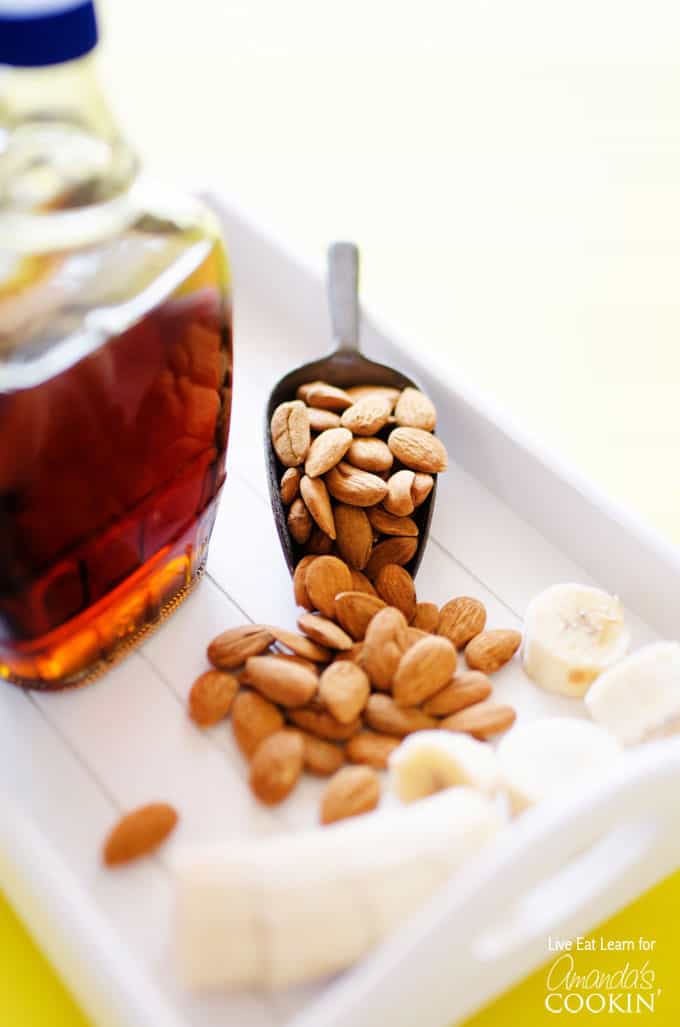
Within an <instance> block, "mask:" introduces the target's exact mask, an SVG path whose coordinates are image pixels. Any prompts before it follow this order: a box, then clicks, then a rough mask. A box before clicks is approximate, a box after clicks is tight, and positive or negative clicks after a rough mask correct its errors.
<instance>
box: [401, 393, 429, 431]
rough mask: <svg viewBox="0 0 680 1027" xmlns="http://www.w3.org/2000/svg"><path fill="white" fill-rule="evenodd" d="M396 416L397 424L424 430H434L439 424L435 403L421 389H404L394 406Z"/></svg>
mask: <svg viewBox="0 0 680 1027" xmlns="http://www.w3.org/2000/svg"><path fill="white" fill-rule="evenodd" d="M394 416H395V418H396V421H397V424H400V425H402V426H403V427H408V428H422V429H423V430H424V431H432V430H433V429H434V427H435V425H436V424H437V411H436V410H435V408H434V403H433V402H432V400H431V399H428V397H427V396H426V395H425V393H424V392H421V391H420V389H411V388H407V389H404V391H403V392H402V394H401V396H400V397H399V399H398V400H397V405H396V406H395V408H394Z"/></svg>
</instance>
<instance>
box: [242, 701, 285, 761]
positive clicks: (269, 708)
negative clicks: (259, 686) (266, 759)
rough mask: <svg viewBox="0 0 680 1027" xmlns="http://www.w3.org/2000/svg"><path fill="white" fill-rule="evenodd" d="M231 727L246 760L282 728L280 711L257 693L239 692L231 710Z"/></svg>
mask: <svg viewBox="0 0 680 1027" xmlns="http://www.w3.org/2000/svg"><path fill="white" fill-rule="evenodd" d="M231 726H232V729H233V731H234V738H235V739H236V744H237V745H238V747H239V749H240V750H241V752H242V753H243V755H244V756H245V758H246V759H247V760H249V759H250V758H251V756H252V755H253V753H254V752H255V750H256V749H257V747H258V745H259V744H260V742H262V741H263V740H264V739H265V738H268V737H269V735H273V734H274V732H275V731H280V730H281V729H282V727H283V716H282V714H281V711H280V710H279V709H278V708H277V707H276V706H275V705H274V703H271V702H269V700H268V699H265V698H264V697H263V696H261V695H258V693H257V692H248V691H241V692H239V693H238V695H237V696H236V698H235V699H234V703H233V706H232V708H231Z"/></svg>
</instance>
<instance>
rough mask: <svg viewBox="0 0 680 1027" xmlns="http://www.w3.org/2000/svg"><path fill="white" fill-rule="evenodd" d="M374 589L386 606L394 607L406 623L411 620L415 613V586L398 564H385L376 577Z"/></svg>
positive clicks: (406, 572)
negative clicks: (401, 614) (399, 611)
mask: <svg viewBox="0 0 680 1027" xmlns="http://www.w3.org/2000/svg"><path fill="white" fill-rule="evenodd" d="M375 587H376V590H377V592H378V595H379V596H380V598H381V599H384V600H385V602H386V603H387V605H388V606H396V608H397V609H398V610H401V612H402V613H403V615H404V617H405V618H406V620H407V621H411V620H413V617H414V616H415V612H416V586H415V585H414V583H413V578H412V577H411V575H410V574H409V572H408V571H407V570H404V568H403V567H400V566H399V564H396V563H386V564H385V566H384V567H381V568H380V570H379V571H378V574H377V575H376V579H375Z"/></svg>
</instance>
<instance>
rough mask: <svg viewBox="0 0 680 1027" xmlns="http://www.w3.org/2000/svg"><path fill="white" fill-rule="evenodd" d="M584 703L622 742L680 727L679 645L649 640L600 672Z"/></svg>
mask: <svg viewBox="0 0 680 1027" xmlns="http://www.w3.org/2000/svg"><path fill="white" fill-rule="evenodd" d="M585 703H586V706H587V707H588V709H589V711H590V714H591V716H592V718H593V720H596V721H597V722H598V724H604V726H605V727H607V728H609V730H610V731H612V732H613V733H614V734H615V735H616V737H617V738H618V739H619V740H620V741H621V742H623V744H624V745H633V744H634V743H635V742H641V741H643V740H644V739H647V738H650V737H652V736H654V735H663V734H671V733H673V732H675V731H678V730H680V644H678V643H677V642H652V643H651V644H650V645H645V646H643V647H642V648H641V649H638V650H637V652H634V653H631V654H630V656H627V657H626V659H625V660H622V661H621V662H620V663H618V664H617V665H616V666H615V667H611V668H610V669H609V670H608V671H606V673H604V674H601V675H600V677H599V678H598V679H597V681H596V682H595V683H594V684H593V685H591V687H590V689H589V691H588V693H587V695H586V698H585Z"/></svg>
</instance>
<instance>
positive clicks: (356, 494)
mask: <svg viewBox="0 0 680 1027" xmlns="http://www.w3.org/2000/svg"><path fill="white" fill-rule="evenodd" d="M326 486H327V488H328V491H329V492H330V494H331V495H332V496H333V498H334V499H337V500H338V501H339V502H340V503H348V504H349V505H350V506H373V505H374V504H375V503H380V502H381V501H382V500H383V499H384V498H385V496H386V495H387V485H386V484H385V482H384V481H383V480H382V478H379V477H378V475H377V474H371V473H370V471H360V470H359V469H358V468H357V467H352V465H351V464H348V463H345V462H344V461H343V460H341V461H340V463H339V464H336V466H335V467H332V468H331V470H330V471H329V472H328V474H327V475H326Z"/></svg>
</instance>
